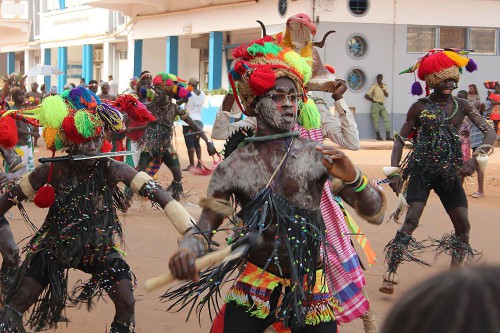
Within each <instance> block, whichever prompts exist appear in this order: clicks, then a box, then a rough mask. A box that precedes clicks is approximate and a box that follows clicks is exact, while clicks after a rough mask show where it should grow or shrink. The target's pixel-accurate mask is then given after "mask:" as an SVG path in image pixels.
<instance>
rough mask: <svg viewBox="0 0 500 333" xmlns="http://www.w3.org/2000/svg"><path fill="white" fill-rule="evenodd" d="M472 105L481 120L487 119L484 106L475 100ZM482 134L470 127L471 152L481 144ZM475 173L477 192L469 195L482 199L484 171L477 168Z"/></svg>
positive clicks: (475, 128) (474, 127) (473, 126)
mask: <svg viewBox="0 0 500 333" xmlns="http://www.w3.org/2000/svg"><path fill="white" fill-rule="evenodd" d="M472 105H474V106H475V107H476V109H477V110H478V111H479V113H480V114H481V116H482V117H483V118H487V116H486V112H485V110H486V105H485V104H484V103H481V102H480V101H479V100H475V101H474V102H472ZM483 137H484V135H483V133H482V132H481V131H480V130H479V128H477V127H476V126H475V125H474V124H472V126H471V130H470V145H471V147H472V152H475V151H476V149H477V148H478V147H479V146H480V145H481V144H482V143H483ZM476 172H477V191H476V192H474V193H472V194H471V197H473V198H477V199H479V198H483V197H484V196H485V194H484V171H482V170H481V169H480V168H479V166H478V167H477V168H476Z"/></svg>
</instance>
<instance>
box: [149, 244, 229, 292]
mask: <svg viewBox="0 0 500 333" xmlns="http://www.w3.org/2000/svg"><path fill="white" fill-rule="evenodd" d="M231 252H232V247H231V246H228V247H226V248H224V249H221V250H219V251H215V252H211V253H209V254H206V255H204V256H203V257H200V258H198V259H196V261H195V262H194V267H195V268H196V271H198V272H199V271H202V270H205V269H207V268H209V267H210V266H213V265H216V264H219V263H221V262H222V261H223V260H224V259H227V257H228V256H229V254H231ZM174 280H175V277H174V276H173V275H172V273H171V272H170V271H168V273H166V274H163V275H159V276H157V277H154V278H151V279H148V280H147V281H146V283H145V284H144V287H145V289H146V291H153V290H155V289H157V288H159V287H162V286H165V285H167V284H169V283H171V282H172V281H174Z"/></svg>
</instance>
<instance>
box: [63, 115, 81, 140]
mask: <svg viewBox="0 0 500 333" xmlns="http://www.w3.org/2000/svg"><path fill="white" fill-rule="evenodd" d="M61 127H62V130H63V131H64V135H65V136H66V138H67V139H68V140H70V141H72V142H74V143H82V142H85V141H87V139H85V138H84V137H83V136H82V135H81V134H80V133H78V130H77V129H76V126H75V118H74V117H71V116H68V117H66V118H64V120H63V122H62V126H61Z"/></svg>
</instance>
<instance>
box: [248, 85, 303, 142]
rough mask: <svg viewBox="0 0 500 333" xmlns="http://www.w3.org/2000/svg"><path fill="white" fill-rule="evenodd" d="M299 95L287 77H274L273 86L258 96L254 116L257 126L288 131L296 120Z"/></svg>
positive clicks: (275, 130) (269, 129)
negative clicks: (257, 121)
mask: <svg viewBox="0 0 500 333" xmlns="http://www.w3.org/2000/svg"><path fill="white" fill-rule="evenodd" d="M299 98H300V96H299V95H298V94H297V89H296V88H295V84H294V83H293V81H292V80H291V79H289V78H287V77H280V78H278V79H276V83H275V85H274V87H273V88H272V89H271V90H269V91H268V92H267V93H265V94H264V95H263V96H261V97H260V98H259V101H258V102H257V104H256V106H255V107H256V113H257V115H256V117H257V118H259V119H260V124H259V127H260V128H261V129H265V130H266V131H269V132H278V133H280V132H289V131H291V130H292V128H293V126H294V125H295V123H296V122H297V102H298V100H299Z"/></svg>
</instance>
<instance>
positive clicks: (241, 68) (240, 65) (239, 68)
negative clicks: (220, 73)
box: [233, 61, 247, 75]
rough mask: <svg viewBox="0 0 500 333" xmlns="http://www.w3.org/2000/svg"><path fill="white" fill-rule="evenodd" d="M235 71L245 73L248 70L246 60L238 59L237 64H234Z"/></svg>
mask: <svg viewBox="0 0 500 333" xmlns="http://www.w3.org/2000/svg"><path fill="white" fill-rule="evenodd" d="M233 69H234V71H235V72H236V73H238V74H240V75H243V74H245V72H246V71H247V68H246V67H245V62H244V61H238V62H237V63H236V64H234V68H233Z"/></svg>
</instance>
